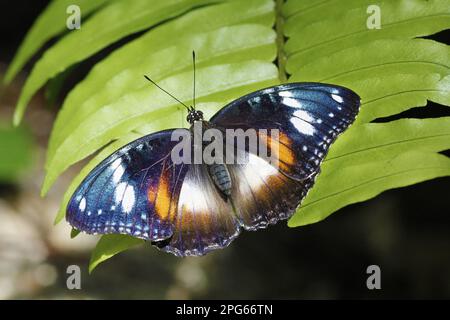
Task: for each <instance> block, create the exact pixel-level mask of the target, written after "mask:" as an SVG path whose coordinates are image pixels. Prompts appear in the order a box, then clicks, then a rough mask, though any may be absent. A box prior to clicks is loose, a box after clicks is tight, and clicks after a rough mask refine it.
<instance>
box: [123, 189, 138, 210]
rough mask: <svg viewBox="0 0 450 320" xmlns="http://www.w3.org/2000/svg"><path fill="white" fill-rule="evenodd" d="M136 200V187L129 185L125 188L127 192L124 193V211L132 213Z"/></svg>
mask: <svg viewBox="0 0 450 320" xmlns="http://www.w3.org/2000/svg"><path fill="white" fill-rule="evenodd" d="M135 202H136V195H135V192H134V187H133V186H130V185H129V186H128V187H127V188H126V189H125V193H124V195H123V200H122V209H123V212H125V213H130V212H131V210H133V207H134V203H135Z"/></svg>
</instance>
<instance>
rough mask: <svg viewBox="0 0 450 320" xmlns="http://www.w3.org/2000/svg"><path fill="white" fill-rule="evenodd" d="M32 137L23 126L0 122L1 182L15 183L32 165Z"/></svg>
mask: <svg viewBox="0 0 450 320" xmlns="http://www.w3.org/2000/svg"><path fill="white" fill-rule="evenodd" d="M32 149H33V147H32V139H31V135H30V133H29V132H28V131H27V130H26V129H24V128H23V127H19V128H11V127H10V126H8V125H6V124H4V123H0V150H1V153H0V182H3V183H14V182H17V179H18V178H19V177H20V175H21V174H23V173H24V171H25V170H26V169H27V168H28V167H29V166H30V164H31V160H32Z"/></svg>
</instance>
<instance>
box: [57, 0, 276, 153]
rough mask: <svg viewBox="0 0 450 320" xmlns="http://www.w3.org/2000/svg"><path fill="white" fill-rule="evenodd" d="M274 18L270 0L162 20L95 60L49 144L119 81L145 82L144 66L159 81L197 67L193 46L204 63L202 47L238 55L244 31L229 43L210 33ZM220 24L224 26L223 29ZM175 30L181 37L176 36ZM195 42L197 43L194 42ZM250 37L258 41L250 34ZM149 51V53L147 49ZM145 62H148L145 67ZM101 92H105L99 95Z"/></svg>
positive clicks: (107, 97)
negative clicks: (135, 73)
mask: <svg viewBox="0 0 450 320" xmlns="http://www.w3.org/2000/svg"><path fill="white" fill-rule="evenodd" d="M236 12H239V14H238V15H237V14H236ZM273 21H274V12H273V3H272V1H271V0H264V1H261V0H247V1H232V2H228V3H223V4H218V5H214V6H207V7H203V8H199V9H197V10H193V11H190V12H188V13H186V14H185V15H183V16H181V17H179V18H177V19H176V20H172V21H170V22H169V23H165V24H162V25H161V26H159V27H158V28H155V29H153V30H151V31H150V32H147V33H145V34H144V35H143V36H141V37H139V38H137V39H136V40H135V41H132V42H130V43H128V44H127V45H125V46H123V47H121V48H119V49H117V50H116V51H114V52H113V53H112V54H111V55H110V56H108V58H107V59H105V60H103V61H101V62H99V63H98V64H97V65H95V67H94V68H93V70H92V71H91V72H90V74H89V75H88V77H87V78H86V79H85V80H84V81H83V82H81V83H80V84H79V85H78V86H77V87H76V88H75V89H74V90H73V91H72V92H71V93H70V94H69V95H68V97H67V99H66V101H65V102H64V105H63V108H62V110H61V112H60V113H59V114H58V118H57V120H56V122H55V125H54V129H53V131H54V134H52V137H51V139H50V144H51V145H52V143H54V140H55V138H57V137H58V136H59V134H55V132H59V130H61V128H64V127H65V126H66V122H67V121H68V120H70V119H71V118H72V116H74V115H76V114H78V113H79V112H80V109H81V108H83V109H89V110H93V109H94V107H95V106H99V105H101V104H104V103H107V102H110V101H114V100H115V99H116V98H117V96H118V95H119V94H118V93H117V92H116V90H118V89H121V88H122V86H118V85H116V84H117V83H118V82H119V83H121V82H125V81H126V82H130V81H132V80H134V83H135V84H138V85H141V86H142V85H143V83H142V82H141V81H140V80H142V79H141V78H142V74H143V72H144V71H145V72H148V73H149V75H151V76H152V78H154V80H159V79H161V78H163V77H165V76H168V75H170V74H174V73H177V72H181V71H189V70H191V68H192V61H191V59H190V57H191V53H190V51H192V50H193V49H196V51H197V60H198V61H197V62H198V63H199V64H202V63H204V61H205V58H209V57H208V55H206V54H205V53H204V52H203V50H204V49H205V50H209V51H211V50H214V49H215V48H214V47H213V46H214V45H218V46H220V47H221V48H224V49H226V48H227V46H228V51H225V52H223V54H222V53H221V52H219V51H218V50H217V49H216V50H215V51H216V55H217V58H220V56H221V55H225V56H226V53H228V55H230V54H231V56H233V52H232V51H231V52H230V49H232V48H237V46H236V43H237V45H239V41H241V39H243V37H242V36H239V37H237V38H236V40H234V39H231V41H232V42H233V43H230V44H228V43H227V42H225V41H221V40H222V37H219V38H217V39H215V40H214V39H211V36H214V34H215V33H219V35H218V36H220V32H222V33H224V32H228V33H229V31H230V30H229V29H230V28H231V27H233V26H236V25H239V24H258V25H261V26H266V27H271V26H272V24H273ZM218 29H220V30H221V31H218ZM234 30H235V31H237V30H236V29H234ZM206 32H209V38H208V37H206V34H205V33H206ZM173 34H176V35H177V36H176V37H173V36H172V35H173ZM264 34H265V36H266V37H267V31H264ZM248 36H249V38H245V39H250V37H251V36H255V34H248ZM256 37H258V38H259V39H261V37H260V36H259V35H256ZM269 37H270V36H269ZM202 38H203V40H207V41H212V43H211V44H208V43H201V42H200V41H201V40H202ZM223 40H228V41H230V39H229V35H228V36H227V39H223ZM190 41H195V42H193V43H190ZM250 41H251V43H253V44H255V42H254V41H252V40H251V39H250ZM241 42H242V41H241ZM186 46H187V47H188V48H186ZM241 46H242V49H244V50H245V44H242V43H241ZM200 47H201V48H200ZM263 47H264V42H263V43H261V46H260V47H258V46H256V47H254V48H253V49H251V47H250V46H249V48H248V49H251V51H250V52H249V51H247V52H246V54H249V55H251V54H253V53H256V54H257V55H258V54H259V53H258V50H259V49H262V48H263ZM178 49H183V50H186V49H187V50H189V54H186V52H185V51H183V54H177V52H176V51H177V50H178ZM200 49H201V50H200ZM266 51H267V50H266ZM144 52H145V54H143V53H144ZM243 53H244V52H243ZM234 56H236V54H234ZM242 56H244V57H245V55H244V54H241V57H242ZM245 58H246V57H245ZM144 63H145V64H146V66H143V67H141V65H142V64H144ZM139 68H141V71H140V72H139V77H138V79H136V78H131V75H130V74H129V72H128V69H139ZM125 85H128V86H129V83H127V84H124V87H125ZM99 92H101V93H102V94H98V93H99ZM100 99H102V100H100ZM87 111H88V110H87ZM50 149H52V147H50Z"/></svg>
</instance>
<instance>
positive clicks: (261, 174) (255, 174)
mask: <svg viewBox="0 0 450 320" xmlns="http://www.w3.org/2000/svg"><path fill="white" fill-rule="evenodd" d="M255 168H257V169H255ZM243 171H244V176H245V179H240V180H241V182H242V183H248V184H249V186H250V188H251V189H252V190H258V189H259V188H261V186H262V185H264V181H265V180H266V178H268V177H270V176H273V175H278V174H279V172H278V170H277V169H275V168H274V167H272V166H271V165H270V164H269V163H267V162H266V161H265V160H263V159H262V158H260V157H258V156H256V155H254V154H252V153H249V154H248V163H247V164H246V165H245V166H244V167H243Z"/></svg>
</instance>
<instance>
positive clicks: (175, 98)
mask: <svg viewBox="0 0 450 320" xmlns="http://www.w3.org/2000/svg"><path fill="white" fill-rule="evenodd" d="M144 77H145V79H147V80H148V81H150V82H151V83H153V84H154V85H155V86H156V87H158V88H159V89H160V90H161V91H163V92H165V93H166V94H167V95H169V96H170V97H172V98H173V99H174V100H176V101H178V102H179V103H181V104H182V105H183V106H184V107H185V108H186V109H187V110H188V111H190V110H191V109H190V108H189V107H188V106H187V105H186V104H184V103H183V102H181V101H180V100H179V99H178V98H177V97H175V96H174V95H172V94H171V93H169V92H168V91H167V90H164V89H163V88H161V87H160V86H159V85H158V84H157V83H156V82H155V81H153V80H152V79H150V78H149V77H147V76H146V75H144Z"/></svg>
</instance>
